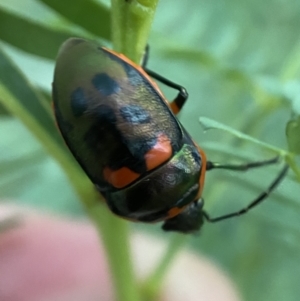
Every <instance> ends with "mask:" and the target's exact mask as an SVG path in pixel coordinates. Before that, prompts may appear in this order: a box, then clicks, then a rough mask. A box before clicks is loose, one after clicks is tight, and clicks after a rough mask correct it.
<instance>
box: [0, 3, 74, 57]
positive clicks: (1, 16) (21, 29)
mask: <svg viewBox="0 0 300 301" xmlns="http://www.w3.org/2000/svg"><path fill="white" fill-rule="evenodd" d="M21 33H22V34H21ZM73 35H74V33H73V32H72V31H69V32H67V31H60V30H57V29H54V28H52V27H51V26H50V25H49V26H44V25H41V24H38V23H35V22H33V21H30V20H27V19H25V18H22V17H19V16H17V15H15V14H13V13H11V12H8V11H5V10H3V9H0V39H2V40H3V41H5V42H7V43H9V44H11V45H13V46H15V47H18V48H20V49H22V50H24V51H26V52H29V53H31V54H35V55H39V56H42V57H45V58H48V59H54V58H55V57H56V54H57V50H58V48H59V46H60V45H61V44H62V43H63V42H64V41H65V40H66V39H68V38H69V37H70V36H73Z"/></svg>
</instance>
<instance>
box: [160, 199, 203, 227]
mask: <svg viewBox="0 0 300 301" xmlns="http://www.w3.org/2000/svg"><path fill="white" fill-rule="evenodd" d="M202 207H203V202H202V200H201V199H200V200H199V201H195V202H192V203H191V204H189V205H188V206H186V207H185V208H184V209H183V210H182V211H181V212H180V213H179V214H178V215H176V216H175V217H172V218H170V219H167V220H166V221H165V222H164V224H163V225H162V228H163V230H165V231H176V232H181V233H194V232H197V231H198V230H199V229H200V228H201V226H202V224H203V213H202Z"/></svg>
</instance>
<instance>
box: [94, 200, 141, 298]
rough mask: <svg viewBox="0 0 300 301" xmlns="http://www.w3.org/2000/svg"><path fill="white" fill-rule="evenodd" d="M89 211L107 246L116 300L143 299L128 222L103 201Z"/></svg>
mask: <svg viewBox="0 0 300 301" xmlns="http://www.w3.org/2000/svg"><path fill="white" fill-rule="evenodd" d="M88 212H89V215H90V217H91V218H92V220H93V221H94V223H95V226H96V228H97V230H98V233H101V235H100V236H101V239H102V241H103V245H104V246H105V248H106V255H107V259H108V262H109V266H110V269H111V274H112V280H113V283H114V285H115V293H116V296H115V298H116V300H118V301H139V300H141V299H140V296H139V291H138V289H137V285H136V279H135V277H134V273H133V267H132V264H131V262H132V261H131V258H130V246H129V240H128V237H129V229H128V222H126V221H124V220H122V219H120V218H119V217H115V216H114V215H113V214H112V213H111V212H108V211H107V210H105V208H104V206H103V205H102V204H101V203H98V204H97V205H96V206H94V207H92V208H89V210H88Z"/></svg>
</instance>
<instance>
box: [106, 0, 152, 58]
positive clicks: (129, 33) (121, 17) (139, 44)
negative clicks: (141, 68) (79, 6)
mask: <svg viewBox="0 0 300 301" xmlns="http://www.w3.org/2000/svg"><path fill="white" fill-rule="evenodd" d="M157 3H158V0H112V1H111V4H112V41H113V45H114V49H115V50H116V51H118V52H121V53H123V54H125V55H126V56H127V57H129V58H130V59H131V60H132V61H134V62H136V63H139V62H140V59H141V57H142V55H143V53H144V50H145V46H146V44H147V40H148V35H149V31H150V27H151V23H152V21H153V17H154V13H155V9H156V6H157Z"/></svg>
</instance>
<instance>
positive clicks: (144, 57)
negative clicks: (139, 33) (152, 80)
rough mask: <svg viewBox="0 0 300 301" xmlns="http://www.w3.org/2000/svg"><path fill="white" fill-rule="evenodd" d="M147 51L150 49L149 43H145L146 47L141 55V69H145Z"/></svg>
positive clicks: (147, 57)
mask: <svg viewBox="0 0 300 301" xmlns="http://www.w3.org/2000/svg"><path fill="white" fill-rule="evenodd" d="M149 51H150V46H149V44H147V45H146V48H145V52H144V55H143V57H142V62H141V66H142V68H143V69H145V68H146V66H147V64H148V59H149Z"/></svg>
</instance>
